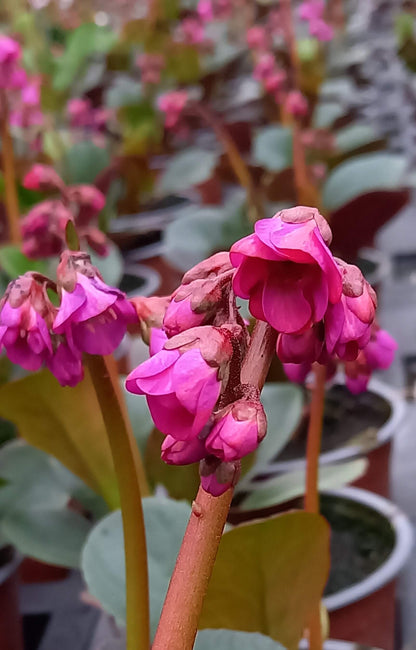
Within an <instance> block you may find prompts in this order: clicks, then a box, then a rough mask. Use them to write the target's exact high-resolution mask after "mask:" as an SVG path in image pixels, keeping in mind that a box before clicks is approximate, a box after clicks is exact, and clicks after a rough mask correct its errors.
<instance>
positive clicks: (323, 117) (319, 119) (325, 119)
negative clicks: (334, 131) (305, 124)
mask: <svg viewBox="0 0 416 650" xmlns="http://www.w3.org/2000/svg"><path fill="white" fill-rule="evenodd" d="M344 113H345V109H344V107H343V106H342V104H340V103H339V102H320V103H319V104H318V105H317V107H316V108H315V112H314V114H313V126H314V127H315V128H316V129H327V128H329V127H330V126H332V124H333V123H334V122H335V120H337V119H338V118H339V117H342V116H343V115H344Z"/></svg>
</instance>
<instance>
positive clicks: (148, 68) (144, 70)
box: [136, 53, 165, 85]
mask: <svg viewBox="0 0 416 650" xmlns="http://www.w3.org/2000/svg"><path fill="white" fill-rule="evenodd" d="M136 65H137V67H138V68H139V70H140V73H141V81H142V82H143V83H144V84H150V85H156V84H158V83H159V82H160V78H161V75H162V70H163V68H164V67H165V57H164V56H163V54H148V53H143V54H139V55H138V56H137V58H136Z"/></svg>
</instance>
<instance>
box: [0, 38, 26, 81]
mask: <svg viewBox="0 0 416 650" xmlns="http://www.w3.org/2000/svg"><path fill="white" fill-rule="evenodd" d="M21 55H22V50H21V47H20V45H19V43H18V42H17V41H15V40H14V39H13V38H10V37H9V36H4V35H3V36H0V88H2V89H3V90H10V89H12V90H16V89H20V88H22V87H23V86H24V85H25V84H26V79H27V77H26V73H25V71H24V70H23V69H22V68H21V66H20V59H21Z"/></svg>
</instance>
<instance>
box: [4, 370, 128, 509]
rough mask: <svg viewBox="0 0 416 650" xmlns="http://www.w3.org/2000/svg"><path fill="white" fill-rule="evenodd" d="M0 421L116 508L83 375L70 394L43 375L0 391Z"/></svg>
mask: <svg viewBox="0 0 416 650" xmlns="http://www.w3.org/2000/svg"><path fill="white" fill-rule="evenodd" d="M22 404H24V408H22ZM0 416H1V417H4V418H5V419H7V420H10V421H11V422H14V423H15V424H16V426H17V428H18V430H19V434H20V435H21V436H22V437H23V438H25V440H27V441H28V442H29V443H30V444H32V445H34V446H35V447H38V448H39V449H42V450H43V451H45V452H47V453H49V454H52V455H53V456H55V458H57V459H58V460H60V461H61V462H62V463H63V464H64V465H65V466H66V467H67V468H68V469H69V470H70V471H71V472H73V473H74V474H76V475H77V476H78V477H79V478H81V480H83V481H84V483H86V484H87V485H89V487H90V488H91V489H92V490H93V491H95V492H97V493H98V494H101V495H102V496H103V497H104V499H105V500H106V501H107V503H109V504H111V506H115V507H117V504H118V489H117V480H116V476H115V472H114V467H113V462H112V458H111V452H110V446H109V443H108V440H107V435H106V430H105V426H104V422H103V419H102V415H101V410H100V407H99V404H98V400H97V397H96V394H95V391H94V387H93V384H92V380H91V377H90V375H89V372H88V370H87V369H86V370H85V379H84V380H83V381H82V382H81V383H79V384H78V385H77V386H75V388H62V386H60V385H59V383H58V381H57V380H56V379H55V377H54V376H53V375H52V373H50V372H49V371H48V370H43V371H41V372H38V373H33V374H31V375H28V376H27V377H24V378H23V379H20V380H18V381H14V382H11V383H9V384H5V385H4V386H1V387H0Z"/></svg>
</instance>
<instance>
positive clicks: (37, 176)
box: [21, 164, 108, 259]
mask: <svg viewBox="0 0 416 650" xmlns="http://www.w3.org/2000/svg"><path fill="white" fill-rule="evenodd" d="M23 184H24V186H25V187H26V188H27V189H30V190H37V191H41V192H46V193H52V194H54V195H57V196H56V197H54V198H51V199H47V200H45V201H42V202H41V203H38V204H37V205H35V206H34V207H33V208H32V209H31V210H29V212H28V213H27V215H26V216H25V217H24V218H23V219H22V222H21V228H22V235H23V252H24V253H25V255H27V256H28V257H30V258H32V259H37V258H44V257H51V256H54V255H59V253H61V252H62V250H63V249H64V248H65V246H66V244H65V229H66V226H67V224H68V222H69V221H72V222H73V223H74V225H75V227H76V229H77V233H78V236H79V238H80V240H81V241H83V242H84V241H85V242H86V243H87V244H88V245H89V246H90V247H91V248H92V249H93V250H94V251H95V252H96V253H97V254H98V255H102V256H104V255H107V253H108V244H107V238H106V236H105V234H104V233H103V232H102V231H101V230H99V228H98V214H99V213H100V212H101V210H102V209H103V207H104V205H105V197H104V195H103V194H102V192H100V190H98V189H97V188H96V187H94V185H72V186H69V187H67V186H66V185H65V183H64V182H63V180H62V179H61V178H60V176H59V175H58V174H57V173H56V172H55V170H54V169H53V168H52V167H49V166H48V165H40V164H36V165H34V166H33V167H32V169H31V170H30V171H29V172H28V174H26V176H25V178H24V181H23Z"/></svg>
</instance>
